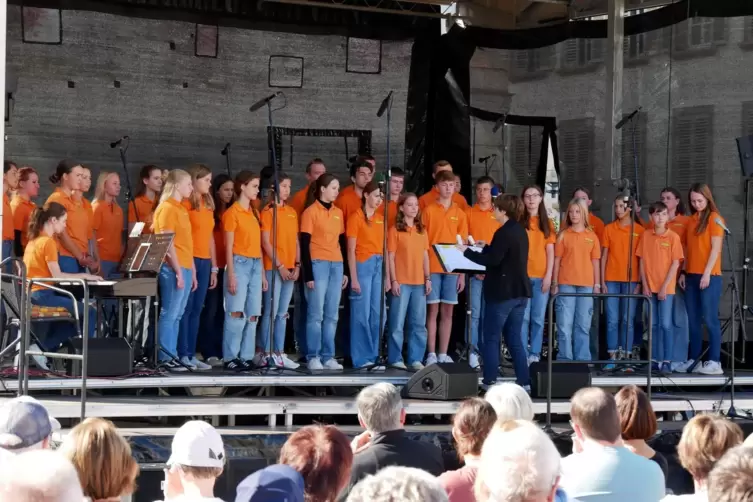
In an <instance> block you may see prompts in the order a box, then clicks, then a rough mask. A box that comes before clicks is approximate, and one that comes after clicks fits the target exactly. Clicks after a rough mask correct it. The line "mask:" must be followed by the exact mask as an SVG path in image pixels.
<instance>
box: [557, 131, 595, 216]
mask: <svg viewBox="0 0 753 502" xmlns="http://www.w3.org/2000/svg"><path fill="white" fill-rule="evenodd" d="M557 144H558V147H559V151H560V162H561V164H562V165H561V166H560V167H561V170H560V180H559V181H560V202H561V203H562V204H567V203H568V202H569V200H570V196H571V195H572V193H573V190H575V188H576V187H578V186H580V185H584V186H587V187H591V186H593V174H594V173H593V156H594V123H593V119H592V118H584V119H574V120H563V121H561V122H560V123H559V138H558V140H557Z"/></svg>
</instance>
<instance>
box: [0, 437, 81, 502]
mask: <svg viewBox="0 0 753 502" xmlns="http://www.w3.org/2000/svg"><path fill="white" fill-rule="evenodd" d="M0 500H2V501H6V500H7V501H13V502H81V501H82V500H84V493H83V490H82V489H81V484H80V482H79V478H78V474H77V473H76V468H75V467H73V464H71V463H70V462H69V461H68V460H67V459H66V458H65V457H63V456H62V455H60V454H59V453H55V452H53V451H49V450H37V451H29V452H26V453H22V454H20V455H17V456H15V457H14V458H13V462H10V463H7V465H3V468H2V469H0Z"/></svg>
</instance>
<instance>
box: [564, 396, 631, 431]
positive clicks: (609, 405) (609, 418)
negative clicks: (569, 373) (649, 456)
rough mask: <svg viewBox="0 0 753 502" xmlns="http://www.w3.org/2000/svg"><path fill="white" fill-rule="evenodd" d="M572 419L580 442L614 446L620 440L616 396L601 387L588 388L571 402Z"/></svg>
mask: <svg viewBox="0 0 753 502" xmlns="http://www.w3.org/2000/svg"><path fill="white" fill-rule="evenodd" d="M570 417H571V418H572V422H573V429H574V432H575V435H576V436H577V437H578V439H579V440H581V441H582V440H584V439H590V440H592V441H599V442H602V443H609V444H613V443H616V442H618V441H619V440H620V436H621V430H620V415H619V413H618V412H617V403H616V402H615V400H614V396H612V394H610V393H608V392H607V391H605V390H604V389H601V388H599V387H586V388H584V389H580V390H579V391H578V392H576V393H575V394H574V395H573V397H572V399H571V400H570Z"/></svg>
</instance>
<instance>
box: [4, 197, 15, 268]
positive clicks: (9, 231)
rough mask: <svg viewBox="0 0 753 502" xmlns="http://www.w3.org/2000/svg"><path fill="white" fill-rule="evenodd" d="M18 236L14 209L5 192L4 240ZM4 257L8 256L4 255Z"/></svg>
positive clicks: (10, 239)
mask: <svg viewBox="0 0 753 502" xmlns="http://www.w3.org/2000/svg"><path fill="white" fill-rule="evenodd" d="M15 237H16V232H15V227H14V225H13V209H11V207H10V197H8V194H3V240H4V241H12V240H13V239H15ZM3 258H7V257H6V256H3Z"/></svg>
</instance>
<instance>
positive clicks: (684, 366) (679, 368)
mask: <svg viewBox="0 0 753 502" xmlns="http://www.w3.org/2000/svg"><path fill="white" fill-rule="evenodd" d="M694 362H695V360H693V359H688V360H687V361H685V362H684V363H672V365H673V367H674V370H675V371H676V372H677V373H687V372H688V368H690V367H691V366H692V365H693V363H694ZM675 364H676V366H675Z"/></svg>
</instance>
